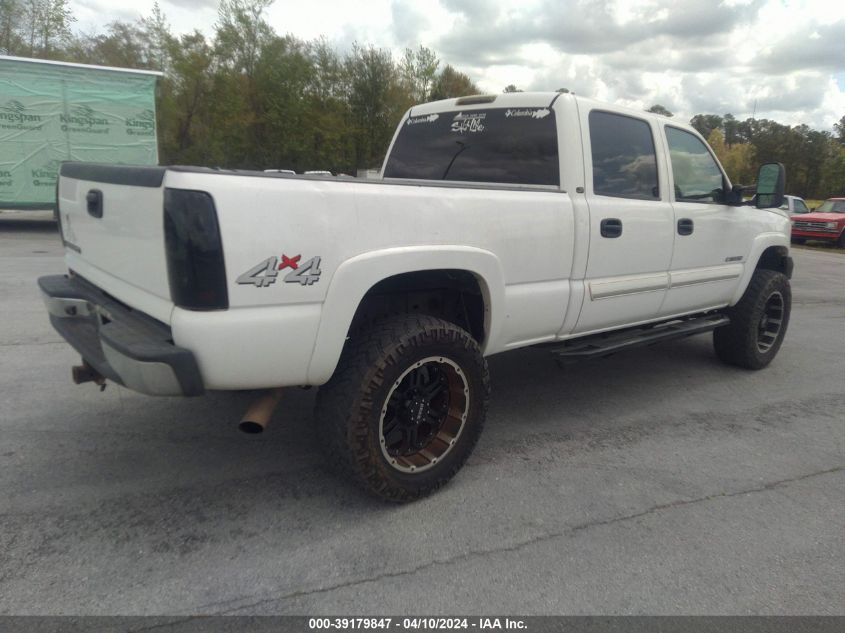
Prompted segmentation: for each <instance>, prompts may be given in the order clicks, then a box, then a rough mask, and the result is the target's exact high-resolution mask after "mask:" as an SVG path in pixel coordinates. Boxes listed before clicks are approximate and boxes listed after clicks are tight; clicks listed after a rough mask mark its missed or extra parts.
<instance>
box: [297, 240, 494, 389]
mask: <svg viewBox="0 0 845 633" xmlns="http://www.w3.org/2000/svg"><path fill="white" fill-rule="evenodd" d="M445 269H450V270H466V271H468V272H470V273H472V274H474V275H475V277H476V278H477V279H478V282H479V286H480V287H481V292H482V294H483V295H484V321H485V326H484V330H485V339H484V341H481V349H482V351H484V350H485V349H486V348H487V346H488V345H489V343H490V341H495V340H497V338H498V336H499V333H500V331H501V328H502V323H501V319H502V313H503V310H502V306H503V304H504V289H505V282H504V273H503V271H502V266H501V263H500V262H499V259H498V258H497V257H496V256H495V255H494V254H493V253H491V252H490V251H486V250H483V249H480V248H472V247H468V246H408V247H401V248H389V249H384V250H379V251H373V252H369V253H365V254H363V255H358V256H356V257H352V258H351V259H348V260H346V261H344V262H343V263H342V264H341V265H340V266H338V268H337V270H336V271H335V273H334V275H333V276H332V280H331V283H330V284H329V288H328V291H327V292H326V299H325V302H324V303H323V308H322V311H321V317H320V325H319V328H318V331H317V340H316V342H315V344H314V352H313V353H312V355H311V362H310V364H309V367H308V384H310V385H321V384H323V383H325V382H327V381H328V380H329V378H331V376H332V374H333V373H334V370H335V368H336V367H337V362H338V360H339V359H340V353H341V351H342V350H343V344H344V343H345V341H346V335H347V333H348V332H349V326H350V324H351V323H352V318H353V317H354V316H355V311H356V310H357V309H358V305H359V304H360V303H361V300H362V299H363V298H364V296H365V295H366V294H367V292H368V291H369V290H370V288H372V287H373V286H375V285H376V284H377V283H378V282H380V281H382V280H384V279H387V278H388V277H392V276H394V275H400V274H402V273H410V272H418V271H424V270H445Z"/></svg>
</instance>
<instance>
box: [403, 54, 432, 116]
mask: <svg viewBox="0 0 845 633" xmlns="http://www.w3.org/2000/svg"><path fill="white" fill-rule="evenodd" d="M439 65H440V61H439V60H438V59H437V55H435V54H434V51H432V50H431V49H429V48H426V47H425V46H420V47H419V48H418V49H417V50H416V51H414V50H412V49H410V48H406V49H405V53H404V55H403V56H402V60H401V61H400V62H399V68H398V72H399V77H400V81H401V85H402V87H403V88H404V89H405V90H406V91H407V93H408V96H409V97H410V100H411V102H412V103H424V102H425V101H428V99H429V97H430V95H431V89H432V86H433V85H434V80H435V77H436V76H437V67H438V66H439Z"/></svg>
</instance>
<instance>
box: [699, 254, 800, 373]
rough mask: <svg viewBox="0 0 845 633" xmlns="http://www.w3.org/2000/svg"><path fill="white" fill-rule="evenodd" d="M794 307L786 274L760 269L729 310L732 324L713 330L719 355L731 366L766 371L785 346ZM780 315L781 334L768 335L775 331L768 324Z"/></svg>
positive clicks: (779, 330)
mask: <svg viewBox="0 0 845 633" xmlns="http://www.w3.org/2000/svg"><path fill="white" fill-rule="evenodd" d="M778 304H780V306H781V307H780V309H779V310H778V309H777V305H778ZM772 306H774V309H772ZM791 307H792V290H791V288H790V285H789V279H788V278H787V277H786V275H784V274H783V273H780V272H776V271H774V270H765V269H762V268H761V269H757V270H756V271H754V275H753V276H752V277H751V283H749V284H748V288H746V290H745V294H743V295H742V298H741V299H740V300H739V302H738V303H737V304H736V305H735V306H733V307H732V308H728V309H727V310H726V314H727V315H728V316H729V317H730V319H731V322H730V324H729V325H725V326H722V327H720V328H717V329H715V330H714V331H713V346H714V348H715V349H716V355H717V356H718V357H719V358H720V359H721V360H722V361H724V362H725V363H728V364H729V365H736V366H738V367H745V368H746V369H762V368H763V367H765V366H766V365H768V364H769V363H770V362H772V359H773V358H774V357H775V356H776V355H777V353H778V350H779V349H780V346H781V344H782V343H783V337H784V335H785V334H786V328H787V326H788V325H789V313H790V310H791ZM767 312H768V313H769V314H768V316H767ZM778 312H780V314H781V318H780V324H779V325H780V327H779V328H778V330H777V334H776V335H775V336H771V335H764V331H768V329H773V328H772V327H771V326H769V325H768V323H769V322H771V321H775V320H777V318H775V316H776V314H777V313H778ZM772 313H774V315H775V316H773V315H772ZM764 323H765V324H767V325H766V326H764ZM772 339H773V340H772Z"/></svg>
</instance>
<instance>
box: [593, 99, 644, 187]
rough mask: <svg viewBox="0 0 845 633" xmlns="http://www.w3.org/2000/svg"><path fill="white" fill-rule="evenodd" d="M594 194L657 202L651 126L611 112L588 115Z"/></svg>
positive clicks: (596, 111)
mask: <svg viewBox="0 0 845 633" xmlns="http://www.w3.org/2000/svg"><path fill="white" fill-rule="evenodd" d="M590 145H591V147H592V154H593V156H592V162H593V192H594V193H596V194H597V195H600V196H613V197H616V198H636V199H639V200H656V199H658V198H660V188H659V186H658V181H657V155H656V152H655V150H654V137H653V136H652V133H651V126H650V125H649V124H648V122H647V121H644V120H643V119H637V118H634V117H630V116H625V115H622V114H614V113H612V112H602V111H600V110H593V111H592V112H590Z"/></svg>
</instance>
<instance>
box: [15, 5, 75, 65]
mask: <svg viewBox="0 0 845 633" xmlns="http://www.w3.org/2000/svg"><path fill="white" fill-rule="evenodd" d="M68 3H69V0H26V2H25V3H24V5H23V14H22V17H23V21H24V24H25V32H26V39H27V43H28V55H29V56H30V57H52V56H54V55H55V54H56V52H57V51H56V49H57V48H58V47H59V46H61V45H62V44H65V43H67V41H68V40H69V39H70V37H71V32H70V25H71V24H72V23H73V22H75V21H76V18H75V17H74V16H73V12H72V11H71V9H70V6H69V4H68Z"/></svg>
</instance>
